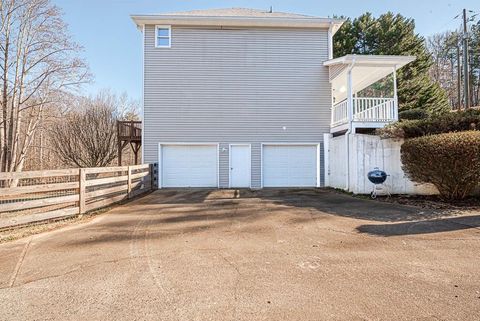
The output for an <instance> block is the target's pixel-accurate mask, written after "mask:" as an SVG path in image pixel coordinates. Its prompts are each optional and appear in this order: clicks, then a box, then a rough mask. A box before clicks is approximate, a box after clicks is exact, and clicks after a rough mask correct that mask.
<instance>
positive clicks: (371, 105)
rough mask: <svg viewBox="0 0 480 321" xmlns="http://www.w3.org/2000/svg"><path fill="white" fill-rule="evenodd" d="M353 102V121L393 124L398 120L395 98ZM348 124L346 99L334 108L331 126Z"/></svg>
mask: <svg viewBox="0 0 480 321" xmlns="http://www.w3.org/2000/svg"><path fill="white" fill-rule="evenodd" d="M352 102H353V113H352V114H353V121H363V122H391V121H395V120H396V114H397V113H396V109H397V104H396V100H395V98H383V97H357V98H353V99H352ZM345 123H348V100H347V99H345V100H343V101H341V102H339V103H337V104H335V105H333V107H332V114H331V126H332V127H334V126H338V125H341V124H345Z"/></svg>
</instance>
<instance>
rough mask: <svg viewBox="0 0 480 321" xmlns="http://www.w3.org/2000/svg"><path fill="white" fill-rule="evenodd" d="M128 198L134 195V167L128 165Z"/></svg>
mask: <svg viewBox="0 0 480 321" xmlns="http://www.w3.org/2000/svg"><path fill="white" fill-rule="evenodd" d="M127 177H128V179H127V198H130V197H131V196H132V167H131V166H128V169H127Z"/></svg>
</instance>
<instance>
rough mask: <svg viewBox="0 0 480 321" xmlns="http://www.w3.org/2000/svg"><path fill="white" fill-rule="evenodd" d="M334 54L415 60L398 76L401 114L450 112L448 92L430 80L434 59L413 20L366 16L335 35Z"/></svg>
mask: <svg viewBox="0 0 480 321" xmlns="http://www.w3.org/2000/svg"><path fill="white" fill-rule="evenodd" d="M334 54H335V56H336V57H341V56H343V55H347V54H362V55H413V56H416V57H417V59H416V60H415V61H414V62H412V63H410V64H408V65H406V66H405V67H403V68H402V69H400V70H399V71H398V73H397V79H398V100H399V105H400V106H399V108H400V110H410V109H425V110H427V111H428V112H429V113H433V114H435V113H441V112H444V111H447V110H448V109H449V108H450V107H449V104H448V99H447V95H446V93H445V91H444V90H443V89H442V88H441V87H440V86H439V85H438V84H437V83H436V82H434V81H433V80H432V79H431V78H430V76H429V69H430V67H431V66H432V58H431V56H430V54H429V52H428V51H427V48H426V46H425V40H424V38H423V37H421V36H419V35H418V34H416V33H415V22H414V21H413V19H407V18H405V17H403V16H402V15H400V14H397V15H395V14H393V13H391V12H388V13H385V14H383V15H381V16H380V17H378V18H375V17H373V16H372V14H371V13H365V14H363V15H361V16H360V17H358V18H355V19H353V20H351V19H347V20H346V21H345V23H344V24H343V26H342V27H341V28H340V30H339V31H338V32H337V33H336V35H335V38H334Z"/></svg>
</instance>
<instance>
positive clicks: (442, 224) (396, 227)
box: [357, 215, 480, 236]
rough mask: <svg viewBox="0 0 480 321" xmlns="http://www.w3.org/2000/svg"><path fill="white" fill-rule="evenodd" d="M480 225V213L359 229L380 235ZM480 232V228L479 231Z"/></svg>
mask: <svg viewBox="0 0 480 321" xmlns="http://www.w3.org/2000/svg"><path fill="white" fill-rule="evenodd" d="M479 227H480V215H475V216H463V217H454V218H444V219H434V220H426V221H418V222H405V223H395V224H377V225H373V224H372V225H370V224H366V225H360V226H359V227H357V230H358V231H359V232H360V233H367V234H371V235H378V236H399V235H415V234H430V233H440V232H451V231H458V230H466V229H471V228H479ZM478 233H480V230H479V231H478Z"/></svg>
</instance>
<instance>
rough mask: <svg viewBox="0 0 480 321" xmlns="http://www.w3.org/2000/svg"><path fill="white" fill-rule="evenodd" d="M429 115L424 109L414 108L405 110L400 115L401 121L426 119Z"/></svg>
mask: <svg viewBox="0 0 480 321" xmlns="http://www.w3.org/2000/svg"><path fill="white" fill-rule="evenodd" d="M428 115H429V114H428V113H427V111H426V110H424V109H420V108H414V109H409V110H403V111H401V112H399V113H398V117H399V118H400V120H405V119H407V120H414V119H426V118H428Z"/></svg>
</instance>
